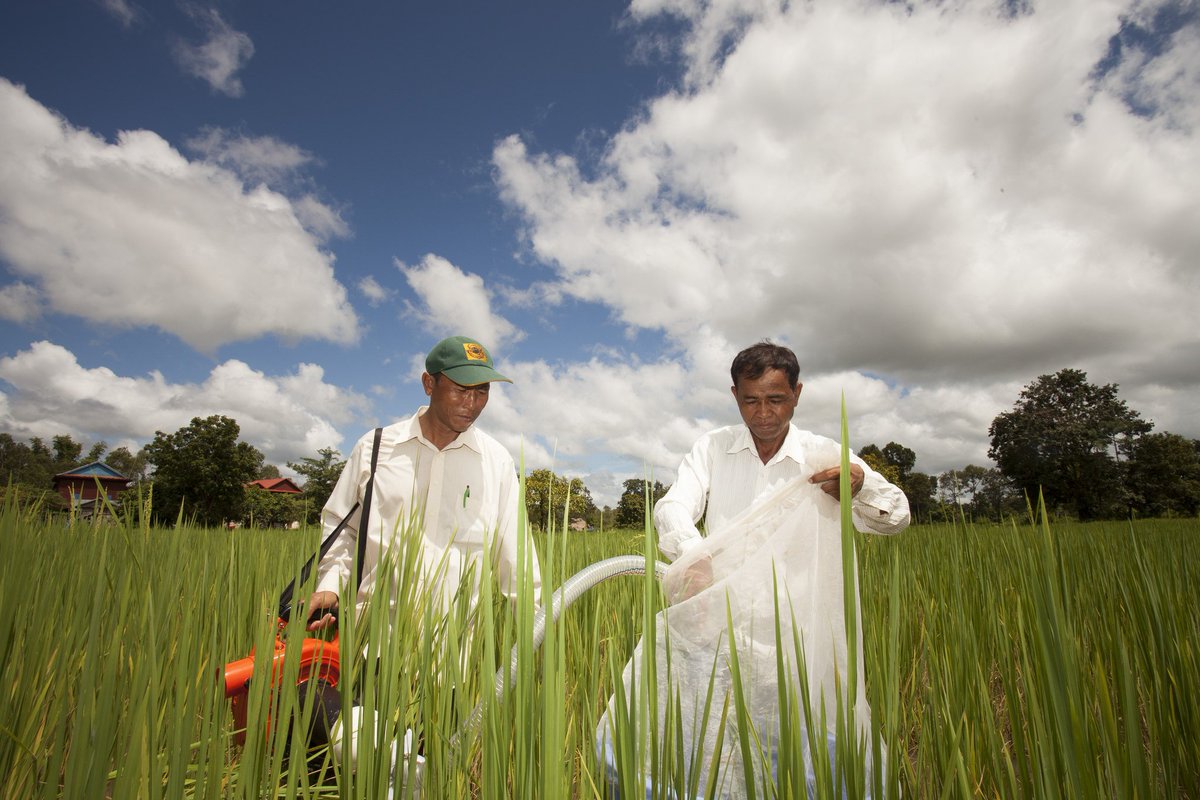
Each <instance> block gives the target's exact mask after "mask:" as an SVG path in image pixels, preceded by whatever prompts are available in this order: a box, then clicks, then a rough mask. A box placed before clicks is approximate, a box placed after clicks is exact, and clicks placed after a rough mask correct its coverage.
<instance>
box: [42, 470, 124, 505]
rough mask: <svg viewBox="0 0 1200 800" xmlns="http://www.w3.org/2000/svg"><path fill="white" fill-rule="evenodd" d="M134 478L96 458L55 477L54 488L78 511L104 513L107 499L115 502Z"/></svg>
mask: <svg viewBox="0 0 1200 800" xmlns="http://www.w3.org/2000/svg"><path fill="white" fill-rule="evenodd" d="M130 483H131V481H130V480H129V478H126V477H125V476H124V475H122V474H121V473H119V472H117V471H116V470H115V469H113V468H112V467H110V466H109V465H108V464H105V463H104V462H103V461H93V462H92V463H90V464H84V465H83V466H82V467H75V468H74V469H70V470H67V471H66V472H60V473H59V474H57V475H55V476H54V491H56V492H58V494H59V496H61V497H62V498H63V499H64V500H66V501H67V502H68V503H70V504H71V508H72V509H73V510H74V511H75V513H77V514H80V515H81V516H85V517H87V516H91V515H92V514H93V513H95V512H96V510H97V509H100V510H101V513H103V507H104V502H103V500H102V499H101V498H104V497H107V498H108V502H110V503H113V504H115V503H116V502H117V499H118V498H119V497H120V496H121V493H122V492H124V491H125V490H126V489H128V488H129V485H130Z"/></svg>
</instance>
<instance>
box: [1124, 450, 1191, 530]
mask: <svg viewBox="0 0 1200 800" xmlns="http://www.w3.org/2000/svg"><path fill="white" fill-rule="evenodd" d="M1128 467H1129V470H1128V481H1127V486H1128V487H1129V490H1130V495H1131V498H1130V499H1131V501H1132V505H1133V507H1134V508H1135V509H1137V511H1138V513H1140V514H1142V515H1144V516H1148V517H1158V516H1164V515H1179V514H1182V515H1186V516H1191V517H1194V516H1195V515H1196V513H1197V512H1198V511H1200V441H1195V440H1190V439H1186V438H1184V437H1182V436H1180V435H1179V434H1176V433H1150V434H1147V435H1145V436H1142V437H1140V438H1139V439H1138V440H1137V443H1136V444H1135V445H1134V447H1133V457H1132V458H1131V459H1130V460H1129V464H1128Z"/></svg>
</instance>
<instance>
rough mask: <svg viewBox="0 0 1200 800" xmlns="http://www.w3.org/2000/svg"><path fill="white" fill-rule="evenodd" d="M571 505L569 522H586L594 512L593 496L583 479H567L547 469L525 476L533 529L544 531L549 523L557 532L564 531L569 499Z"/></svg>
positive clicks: (530, 520)
mask: <svg viewBox="0 0 1200 800" xmlns="http://www.w3.org/2000/svg"><path fill="white" fill-rule="evenodd" d="M568 495H570V499H571V505H570V509H569V513H568V517H569V519H574V518H575V517H583V518H584V519H587V518H588V517H589V516H590V515H592V513H593V512H594V510H595V508H596V505H595V503H593V502H592V493H591V492H590V491H588V488H587V486H585V485H584V483H583V480H582V479H581V478H567V477H565V476H563V475H557V474H555V473H554V472H552V471H550V470H548V469H535V470H533V471H532V472H530V473H529V474H528V475H526V476H525V509H526V511H527V512H528V517H529V522H530V524H531V525H533V526H535V527H537V528H539V529H542V530H544V529H545V528H546V526H547V521H549V523H550V524H551V525H553V526H554V527H555V528H560V527H562V524H563V512H564V510H567V497H568Z"/></svg>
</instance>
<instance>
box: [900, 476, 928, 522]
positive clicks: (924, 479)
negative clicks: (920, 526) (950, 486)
mask: <svg viewBox="0 0 1200 800" xmlns="http://www.w3.org/2000/svg"><path fill="white" fill-rule="evenodd" d="M900 488H901V489H902V490H903V491H904V495H905V497H907V498H908V508H909V511H911V512H912V518H913V519H915V520H916V521H917V522H930V521H931V520H932V519H933V512H934V509H935V508H936V506H937V499H936V498H935V496H934V495H935V493H936V492H937V478H936V477H934V476H932V475H926V474H925V473H924V472H913V473H910V474H909V475H908V477H907V478H906V479H905V480H904V481H903V482H902V483H901V484H900Z"/></svg>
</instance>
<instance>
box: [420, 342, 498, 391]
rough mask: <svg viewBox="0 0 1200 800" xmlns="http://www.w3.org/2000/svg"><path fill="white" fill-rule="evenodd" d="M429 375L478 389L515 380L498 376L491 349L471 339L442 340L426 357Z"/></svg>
mask: <svg viewBox="0 0 1200 800" xmlns="http://www.w3.org/2000/svg"><path fill="white" fill-rule="evenodd" d="M425 371H426V372H428V373H429V374H430V375H437V374H439V373H440V374H442V375H445V376H446V377H447V378H449V379H450V380H452V381H454V382H455V383H457V384H458V385H459V386H478V385H479V384H481V383H490V382H492V381H505V382H507V383H512V381H511V380H509V379H508V378H506V377H504V376H503V375H501V374H500V373H499V372H496V368H495V367H494V366H492V355H491V353H489V352H488V351H487V348H486V347H484V346H483V345H481V344H480V343H479V342H477V341H475V340H474V339H472V338H471V337H469V336H451V337H450V338H449V339H442V340H441V341H440V342H438V343H437V344H435V345H434V346H433V349H432V350H430V351H429V355H427V356H425Z"/></svg>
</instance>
